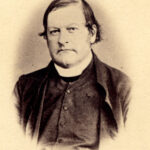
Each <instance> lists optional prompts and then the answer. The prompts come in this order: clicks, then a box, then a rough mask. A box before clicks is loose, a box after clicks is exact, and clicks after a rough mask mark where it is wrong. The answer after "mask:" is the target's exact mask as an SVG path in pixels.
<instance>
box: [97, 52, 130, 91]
mask: <svg viewBox="0 0 150 150" xmlns="http://www.w3.org/2000/svg"><path fill="white" fill-rule="evenodd" d="M94 59H95V63H96V70H97V77H98V78H99V79H100V81H102V82H103V83H104V84H107V85H109V86H110V85H112V86H114V87H118V88H120V87H122V86H123V87H124V86H127V87H129V86H131V80H130V78H129V76H128V75H126V74H125V73H124V72H122V71H120V70H119V69H116V68H114V67H112V66H110V65H108V64H106V63H104V62H102V61H101V60H100V59H99V58H97V56H96V55H95V56H94Z"/></svg>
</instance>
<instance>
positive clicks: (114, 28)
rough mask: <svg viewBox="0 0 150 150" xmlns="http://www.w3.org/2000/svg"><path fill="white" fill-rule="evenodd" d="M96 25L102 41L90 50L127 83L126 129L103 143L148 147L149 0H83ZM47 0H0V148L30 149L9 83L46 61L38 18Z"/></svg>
mask: <svg viewBox="0 0 150 150" xmlns="http://www.w3.org/2000/svg"><path fill="white" fill-rule="evenodd" d="M87 1H88V2H89V4H91V6H92V8H93V9H94V12H95V15H96V17H97V19H98V21H99V23H100V24H101V29H102V38H103V40H102V41H101V42H100V43H98V44H96V45H94V47H93V49H94V51H95V53H96V54H97V55H98V57H99V58H100V59H101V60H102V61H104V62H105V63H107V64H109V65H111V66H113V67H115V68H118V69H120V70H121V71H123V72H125V73H126V74H128V76H129V77H130V78H131V80H132V83H133V92H132V101H131V105H130V111H129V116H128V123H127V128H126V130H125V131H124V132H122V133H121V134H120V135H119V137H118V138H117V139H116V140H115V141H114V142H112V143H111V144H110V145H108V144H106V148H105V149H108V150H110V148H111V149H112V150H113V149H114V150H133V149H135V148H136V150H149V149H150V142H149V139H150V79H149V77H150V1H149V0H126V1H123V0H115V1H114V0H87ZM49 2H50V0H43V1H42V0H32V1H30V0H19V1H18V0H5V1H4V0H3V1H2V0H0V33H1V35H0V81H1V82H0V118H1V120H0V149H1V150H20V149H21V150H28V149H33V148H31V147H32V144H31V143H30V141H29V140H28V139H26V138H25V137H24V135H23V133H22V130H21V128H20V126H19V125H18V123H17V120H18V118H17V113H16V109H15V107H14V104H15V98H14V96H13V88H14V85H15V83H16V81H17V80H18V77H19V76H20V75H21V74H25V73H29V72H32V71H34V70H37V69H40V68H42V67H45V66H46V65H47V64H48V63H49V61H50V57H49V53H48V49H47V45H46V41H45V40H44V39H43V38H42V37H39V36H38V33H40V32H42V31H43V26H42V17H43V14H44V11H45V9H46V8H47V6H48V4H49Z"/></svg>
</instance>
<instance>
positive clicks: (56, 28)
mask: <svg viewBox="0 0 150 150" xmlns="http://www.w3.org/2000/svg"><path fill="white" fill-rule="evenodd" d="M43 25H44V32H43V33H41V34H40V35H41V36H44V38H45V39H46V40H47V45H48V48H49V52H50V56H51V58H52V61H51V62H50V64H49V65H48V67H46V68H44V69H41V70H38V71H35V72H33V73H30V74H26V75H22V76H21V77H20V78H19V81H18V82H17V84H16V90H17V95H18V98H19V101H18V110H19V115H20V123H21V124H22V125H23V127H24V130H25V131H27V129H29V130H30V131H31V136H32V137H34V138H36V139H37V140H38V142H41V143H43V144H45V145H48V146H50V147H51V146H58V147H59V146H61V147H65V146H67V147H70V149H71V148H72V149H92V150H93V149H98V147H99V145H100V142H101V141H102V139H103V138H108V137H110V138H114V137H115V135H116V133H117V132H118V131H119V129H120V127H121V126H122V125H123V124H125V121H126V115H127V111H128V103H129V93H130V87H129V79H128V77H127V76H126V75H125V74H123V73H122V72H120V71H119V70H117V69H114V68H112V67H110V66H108V65H106V64H104V63H103V62H101V61H100V60H99V59H98V58H97V57H96V55H95V54H94V53H93V51H92V45H93V44H94V43H96V42H98V41H100V39H101V37H100V28H99V25H98V22H97V20H96V19H95V16H94V13H93V11H92V9H91V8H90V6H89V4H88V3H87V2H86V1H85V0H72V1H70V0H54V1H53V2H52V3H51V4H50V5H49V7H48V8H47V10H46V12H45V14H44V19H43Z"/></svg>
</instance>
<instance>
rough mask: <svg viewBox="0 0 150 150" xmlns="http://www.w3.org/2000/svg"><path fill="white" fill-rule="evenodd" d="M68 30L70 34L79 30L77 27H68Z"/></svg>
mask: <svg viewBox="0 0 150 150" xmlns="http://www.w3.org/2000/svg"><path fill="white" fill-rule="evenodd" d="M67 30H68V31H69V32H70V33H73V32H75V31H76V30H78V28H77V27H68V28H67Z"/></svg>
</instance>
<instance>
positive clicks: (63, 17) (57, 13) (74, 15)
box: [47, 3, 86, 27]
mask: <svg viewBox="0 0 150 150" xmlns="http://www.w3.org/2000/svg"><path fill="white" fill-rule="evenodd" d="M85 22H86V21H85V16H84V13H83V8H82V5H81V4H80V3H74V4H69V5H67V6H64V7H59V8H57V9H53V10H52V11H51V12H50V13H49V14H48V19H47V23H48V27H50V26H54V27H57V26H59V27H60V26H65V25H68V24H85Z"/></svg>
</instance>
